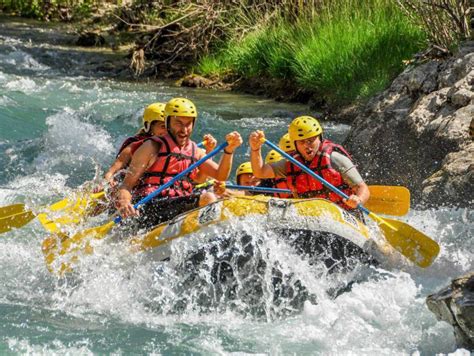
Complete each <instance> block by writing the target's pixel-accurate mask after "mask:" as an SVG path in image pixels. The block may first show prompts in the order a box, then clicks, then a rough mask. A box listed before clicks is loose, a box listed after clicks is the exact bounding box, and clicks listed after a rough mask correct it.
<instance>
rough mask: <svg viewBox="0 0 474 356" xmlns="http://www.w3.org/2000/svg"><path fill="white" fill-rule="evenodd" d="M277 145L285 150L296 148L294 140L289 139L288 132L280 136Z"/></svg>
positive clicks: (289, 150)
mask: <svg viewBox="0 0 474 356" xmlns="http://www.w3.org/2000/svg"><path fill="white" fill-rule="evenodd" d="M278 147H280V148H281V149H282V150H283V151H285V152H291V151H294V150H296V148H295V142H294V141H292V140H290V135H289V134H288V133H286V134H284V135H283V137H282V138H280V142H278Z"/></svg>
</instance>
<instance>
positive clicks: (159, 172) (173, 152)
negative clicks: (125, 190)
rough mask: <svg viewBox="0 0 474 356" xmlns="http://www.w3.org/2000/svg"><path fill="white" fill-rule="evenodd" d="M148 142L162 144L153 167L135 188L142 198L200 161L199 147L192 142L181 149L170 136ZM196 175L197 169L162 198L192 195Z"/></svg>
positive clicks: (153, 138) (167, 190)
mask: <svg viewBox="0 0 474 356" xmlns="http://www.w3.org/2000/svg"><path fill="white" fill-rule="evenodd" d="M148 140H153V141H155V142H158V143H160V151H159V152H158V154H157V156H156V160H155V162H154V163H153V165H152V166H151V167H150V168H148V169H147V170H146V172H145V173H144V174H143V177H142V178H141V180H140V182H139V184H138V185H137V187H136V188H135V192H136V193H137V194H138V195H140V196H146V195H148V194H150V193H151V192H153V191H155V190H156V189H158V188H159V187H160V186H161V185H163V184H166V183H167V182H169V181H170V180H171V179H173V178H174V177H175V176H177V175H178V174H180V173H181V172H182V171H184V170H185V169H187V168H188V167H189V166H190V165H192V164H193V163H195V162H197V161H198V157H197V153H198V147H197V145H196V143H194V142H193V141H191V140H189V141H188V143H187V144H186V146H184V147H179V146H178V145H177V144H176V141H175V140H174V139H173V138H172V137H171V136H170V135H169V134H166V135H164V136H153V137H151V138H149V139H148ZM196 174H197V169H194V170H193V171H192V172H191V173H189V174H187V175H186V176H185V177H183V178H182V179H180V180H179V181H177V182H175V183H174V184H173V185H172V186H171V187H169V188H168V189H165V190H164V191H163V192H161V196H163V197H170V198H173V197H182V196H187V195H190V194H191V193H192V191H193V185H192V180H193V178H195V176H196Z"/></svg>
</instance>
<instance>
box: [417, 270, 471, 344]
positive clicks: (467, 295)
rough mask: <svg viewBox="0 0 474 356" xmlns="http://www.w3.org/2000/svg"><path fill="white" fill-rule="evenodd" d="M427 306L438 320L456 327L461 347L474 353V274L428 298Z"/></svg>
mask: <svg viewBox="0 0 474 356" xmlns="http://www.w3.org/2000/svg"><path fill="white" fill-rule="evenodd" d="M426 304H427V305H428V309H429V310H431V311H432V312H433V313H434V314H435V315H436V317H437V318H438V320H443V321H446V322H447V323H450V324H451V325H452V326H453V327H454V335H455V336H456V340H457V343H458V346H459V347H463V348H466V349H469V350H471V351H474V272H473V273H470V274H468V275H466V276H463V277H460V278H457V279H455V280H453V281H452V282H451V285H449V286H448V287H446V288H444V289H442V290H441V291H439V292H438V293H435V294H432V295H430V296H428V298H426Z"/></svg>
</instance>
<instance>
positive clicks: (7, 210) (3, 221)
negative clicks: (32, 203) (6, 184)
mask: <svg viewBox="0 0 474 356" xmlns="http://www.w3.org/2000/svg"><path fill="white" fill-rule="evenodd" d="M34 218H35V215H34V214H33V213H32V212H31V211H29V210H25V205H24V204H14V205H9V206H5V207H3V208H0V234H3V233H4V232H7V231H10V230H11V229H13V228H18V227H21V226H23V225H26V224H28V223H29V222H30V221H31V220H33V219H34Z"/></svg>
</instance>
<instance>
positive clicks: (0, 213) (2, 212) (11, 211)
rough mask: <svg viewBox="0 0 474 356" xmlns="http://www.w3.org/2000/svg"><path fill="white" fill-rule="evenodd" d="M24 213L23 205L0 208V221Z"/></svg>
mask: <svg viewBox="0 0 474 356" xmlns="http://www.w3.org/2000/svg"><path fill="white" fill-rule="evenodd" d="M23 212H25V204H13V205H8V206H3V207H0V219H1V218H3V217H7V216H11V215H15V214H19V213H23Z"/></svg>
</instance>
